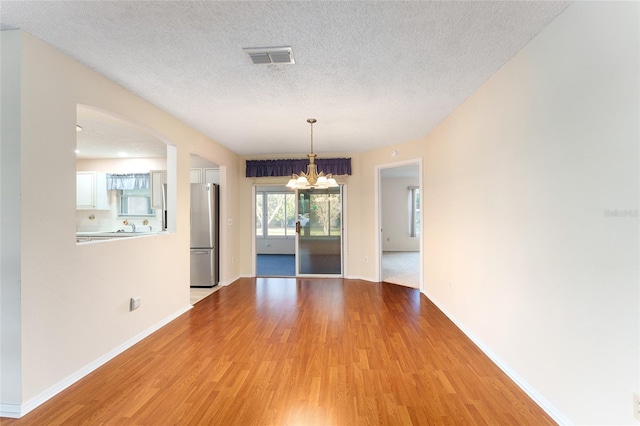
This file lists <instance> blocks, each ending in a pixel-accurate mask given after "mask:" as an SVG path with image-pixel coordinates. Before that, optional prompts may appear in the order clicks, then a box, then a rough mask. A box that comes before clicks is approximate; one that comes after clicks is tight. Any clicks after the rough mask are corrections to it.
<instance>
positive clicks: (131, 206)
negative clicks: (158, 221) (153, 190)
mask: <svg viewBox="0 0 640 426" xmlns="http://www.w3.org/2000/svg"><path fill="white" fill-rule="evenodd" d="M118 195H119V211H118V216H153V215H154V211H153V209H152V208H151V194H150V192H149V188H147V189H122V190H118Z"/></svg>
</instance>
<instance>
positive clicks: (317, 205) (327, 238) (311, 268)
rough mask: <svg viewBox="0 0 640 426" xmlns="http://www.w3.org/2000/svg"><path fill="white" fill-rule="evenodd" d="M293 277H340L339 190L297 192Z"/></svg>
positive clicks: (340, 195)
mask: <svg viewBox="0 0 640 426" xmlns="http://www.w3.org/2000/svg"><path fill="white" fill-rule="evenodd" d="M297 200H298V203H297V207H298V217H297V222H296V232H297V240H296V274H297V275H327V276H333V275H337V276H341V275H342V186H338V187H336V188H329V189H310V190H298V193H297Z"/></svg>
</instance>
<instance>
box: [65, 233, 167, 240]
mask: <svg viewBox="0 0 640 426" xmlns="http://www.w3.org/2000/svg"><path fill="white" fill-rule="evenodd" d="M164 233H166V232H165V231H140V232H131V231H124V232H122V231H120V232H117V231H111V232H108V231H107V232H105V231H93V232H76V242H78V243H87V242H91V241H104V240H111V239H115V238H132V237H146V236H149V235H158V234H164Z"/></svg>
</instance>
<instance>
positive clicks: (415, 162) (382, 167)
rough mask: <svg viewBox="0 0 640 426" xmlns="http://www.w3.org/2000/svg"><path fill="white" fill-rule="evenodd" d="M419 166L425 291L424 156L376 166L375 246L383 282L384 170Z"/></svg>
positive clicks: (379, 278) (421, 272) (420, 242)
mask: <svg viewBox="0 0 640 426" xmlns="http://www.w3.org/2000/svg"><path fill="white" fill-rule="evenodd" d="M411 165H417V166H418V187H419V188H420V236H419V237H418V238H419V244H420V266H419V268H420V283H419V284H418V287H417V288H418V289H419V290H420V292H422V293H424V260H423V259H424V192H423V190H422V158H415V159H410V160H404V161H398V162H395V163H388V164H378V165H376V166H375V170H376V172H375V173H376V179H375V191H374V192H375V205H376V210H375V223H376V236H375V248H376V253H377V255H376V265H375V266H376V274H377V275H376V277H375V278H376V281H377V282H382V195H381V193H380V191H381V189H382V171H383V170H386V169H393V168H398V167H404V166H411Z"/></svg>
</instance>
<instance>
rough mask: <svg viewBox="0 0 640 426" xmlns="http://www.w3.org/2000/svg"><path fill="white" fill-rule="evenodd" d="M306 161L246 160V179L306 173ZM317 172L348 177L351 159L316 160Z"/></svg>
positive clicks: (307, 161)
mask: <svg viewBox="0 0 640 426" xmlns="http://www.w3.org/2000/svg"><path fill="white" fill-rule="evenodd" d="M307 164H309V160H308V159H306V158H305V159H297V160H247V170H246V177H265V176H291V175H292V174H294V173H295V174H300V172H306V171H307ZM316 165H317V168H318V173H319V172H324V174H326V175H328V174H333V175H338V176H339V175H350V174H351V158H316Z"/></svg>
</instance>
